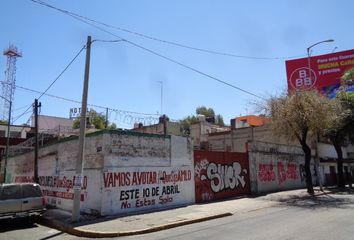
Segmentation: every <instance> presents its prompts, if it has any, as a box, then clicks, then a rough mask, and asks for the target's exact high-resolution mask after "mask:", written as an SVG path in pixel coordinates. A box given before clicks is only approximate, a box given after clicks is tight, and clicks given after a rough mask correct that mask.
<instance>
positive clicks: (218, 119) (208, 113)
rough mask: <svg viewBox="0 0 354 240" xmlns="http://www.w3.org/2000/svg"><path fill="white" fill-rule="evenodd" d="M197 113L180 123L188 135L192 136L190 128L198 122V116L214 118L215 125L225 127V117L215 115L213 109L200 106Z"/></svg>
mask: <svg viewBox="0 0 354 240" xmlns="http://www.w3.org/2000/svg"><path fill="white" fill-rule="evenodd" d="M195 113H196V115H191V116H187V117H185V118H184V119H182V120H181V121H180V124H181V125H182V130H183V132H184V133H185V134H186V135H189V134H190V126H191V125H192V124H194V123H197V122H198V118H197V115H204V116H205V117H206V118H213V119H214V123H215V124H218V125H220V126H225V123H224V119H223V117H222V116H221V115H220V114H218V115H215V111H214V109H212V108H207V107H205V106H200V107H197V108H196V110H195Z"/></svg>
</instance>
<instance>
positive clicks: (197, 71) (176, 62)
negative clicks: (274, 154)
mask: <svg viewBox="0 0 354 240" xmlns="http://www.w3.org/2000/svg"><path fill="white" fill-rule="evenodd" d="M30 1H32V2H35V3H40V4H41V5H44V6H47V7H50V8H53V9H55V10H58V11H60V12H62V13H64V14H66V15H69V16H71V17H73V18H75V19H77V20H79V21H81V22H83V23H85V24H88V25H90V26H92V27H95V28H97V29H99V30H101V31H103V32H105V33H107V34H110V35H112V36H114V37H116V38H118V40H119V41H125V42H127V43H129V44H131V45H133V46H135V47H137V48H140V49H142V50H145V51H147V52H149V53H151V54H153V55H156V56H158V57H160V58H163V59H165V60H167V61H170V62H172V63H175V64H177V65H179V66H182V67H184V68H187V69H189V70H191V71H193V72H196V73H198V74H201V75H203V76H205V77H208V78H210V79H213V80H215V81H217V82H219V83H222V84H224V85H226V86H229V87H232V88H234V89H237V90H239V91H241V92H244V93H246V94H249V95H252V96H254V97H257V98H260V99H262V100H265V99H264V98H263V97H261V96H259V95H256V94H254V93H252V92H250V91H247V90H244V89H242V88H240V87H237V86H235V85H233V84H231V83H228V82H226V81H223V80H221V79H219V78H216V77H214V76H212V75H210V74H207V73H204V72H202V71H200V70H198V69H196V68H193V67H190V66H188V65H186V64H184V63H181V62H179V61H177V60H174V59H172V58H170V57H166V56H164V55H162V54H160V53H158V52H156V51H153V50H151V49H148V48H146V47H143V46H141V45H139V44H137V43H134V42H132V41H129V40H127V39H124V38H122V37H120V36H118V35H116V34H115V33H112V32H110V31H108V30H106V29H104V28H102V27H99V26H97V25H95V24H92V23H91V22H88V21H86V20H84V19H82V18H80V17H78V16H76V15H75V14H72V13H70V12H68V11H66V10H62V9H59V8H56V7H53V6H51V5H49V4H46V3H44V2H42V1H38V0H30Z"/></svg>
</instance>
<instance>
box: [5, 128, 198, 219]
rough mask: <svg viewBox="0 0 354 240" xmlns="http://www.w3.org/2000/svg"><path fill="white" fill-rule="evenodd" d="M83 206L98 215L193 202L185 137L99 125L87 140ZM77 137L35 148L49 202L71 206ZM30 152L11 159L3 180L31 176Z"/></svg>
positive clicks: (31, 162) (31, 179) (189, 144)
mask: <svg viewBox="0 0 354 240" xmlns="http://www.w3.org/2000/svg"><path fill="white" fill-rule="evenodd" d="M85 144H86V145H85V158H84V164H83V167H84V171H83V176H84V178H83V187H82V196H81V200H82V202H81V203H82V204H81V211H83V212H86V213H95V214H101V215H110V214H121V213H122V214H124V213H127V212H134V211H145V210H150V209H156V208H158V209H160V208H167V207H172V206H177V205H187V204H191V203H194V178H193V162H192V151H191V143H190V142H189V139H187V138H183V137H174V136H167V137H164V136H162V135H151V134H141V133H129V132H121V131H102V132H98V133H94V134H89V135H88V136H87V138H86V143H85ZM77 148H78V139H77V138H75V139H66V140H64V141H61V142H58V143H56V144H53V145H50V146H45V147H43V148H41V149H40V150H39V161H38V167H39V170H38V173H39V178H40V184H41V185H42V187H43V191H44V194H45V195H46V200H47V203H48V204H50V205H52V206H55V207H58V208H61V209H64V210H68V211H71V210H72V204H73V201H72V199H73V182H74V175H75V164H76V159H77V154H78V149H77ZM33 162H34V153H33V152H29V153H25V154H22V155H18V156H14V157H11V158H10V159H9V164H8V168H7V173H8V174H7V182H32V181H33V166H34V164H33Z"/></svg>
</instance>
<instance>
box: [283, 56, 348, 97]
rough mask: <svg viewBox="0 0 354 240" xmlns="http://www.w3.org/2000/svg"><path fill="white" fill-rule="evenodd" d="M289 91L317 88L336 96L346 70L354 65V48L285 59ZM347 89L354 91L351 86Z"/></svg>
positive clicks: (330, 95)
mask: <svg viewBox="0 0 354 240" xmlns="http://www.w3.org/2000/svg"><path fill="white" fill-rule="evenodd" d="M285 65H286V73H287V79H288V91H293V90H298V89H305V90H309V89H317V90H318V91H319V92H321V93H323V94H326V95H328V96H329V97H334V96H335V95H336V92H337V91H338V88H339V86H340V78H341V77H342V75H343V74H344V72H345V71H347V70H349V69H350V68H353V67H354V49H352V50H347V51H342V52H336V53H330V54H324V55H319V56H313V57H310V58H307V57H306V58H300V59H294V60H288V61H285ZM347 91H354V86H349V87H348V89H347Z"/></svg>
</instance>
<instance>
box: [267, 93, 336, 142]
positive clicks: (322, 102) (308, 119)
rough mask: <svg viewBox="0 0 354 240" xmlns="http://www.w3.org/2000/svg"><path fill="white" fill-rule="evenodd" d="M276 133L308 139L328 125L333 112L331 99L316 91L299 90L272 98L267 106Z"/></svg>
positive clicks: (294, 138) (293, 138) (298, 138)
mask: <svg viewBox="0 0 354 240" xmlns="http://www.w3.org/2000/svg"><path fill="white" fill-rule="evenodd" d="M266 108H267V110H268V114H269V117H271V118H272V126H273V129H274V131H275V133H277V134H279V135H283V136H285V137H286V138H288V139H290V140H298V141H300V142H301V141H306V138H307V136H308V134H310V135H312V136H315V135H317V134H318V133H321V132H322V131H323V129H324V128H325V127H326V126H327V124H328V121H329V120H330V119H329V117H330V115H331V114H332V112H333V107H332V104H331V102H330V100H329V99H328V98H326V97H324V96H322V95H320V94H319V93H317V92H316V91H297V92H294V93H291V94H289V95H287V94H283V95H282V96H280V97H276V98H271V99H269V100H268V102H267V106H266Z"/></svg>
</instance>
